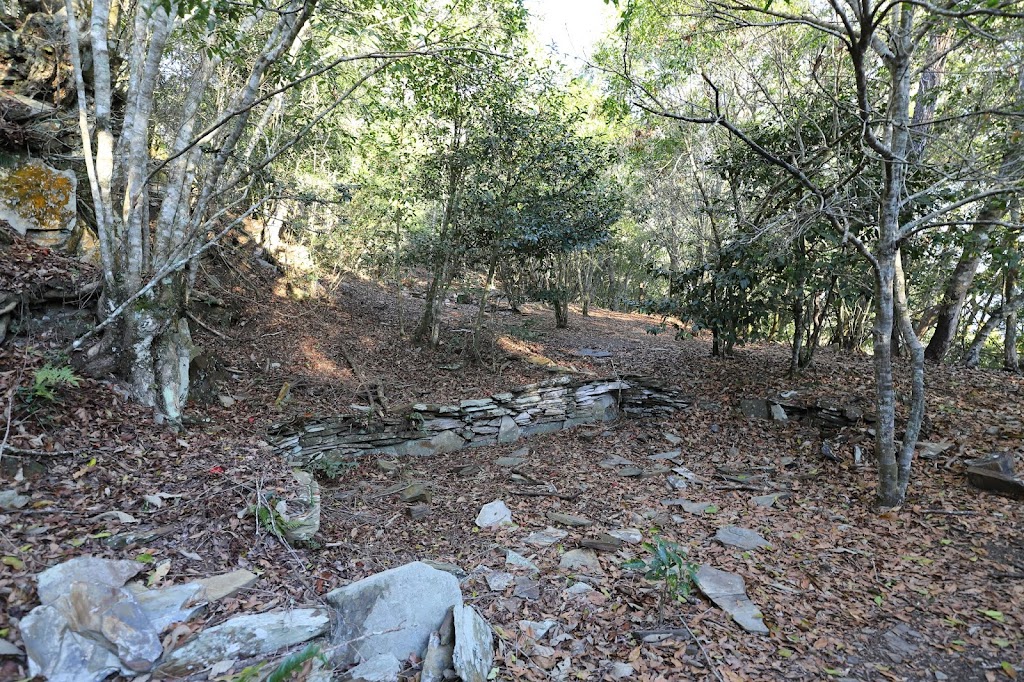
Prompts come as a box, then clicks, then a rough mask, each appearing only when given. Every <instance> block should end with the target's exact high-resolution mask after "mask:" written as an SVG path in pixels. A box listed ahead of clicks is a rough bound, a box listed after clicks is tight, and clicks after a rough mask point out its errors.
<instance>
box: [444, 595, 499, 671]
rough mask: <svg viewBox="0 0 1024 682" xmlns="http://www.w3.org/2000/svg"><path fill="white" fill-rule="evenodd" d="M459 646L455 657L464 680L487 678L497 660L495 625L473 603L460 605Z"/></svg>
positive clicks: (456, 664)
mask: <svg viewBox="0 0 1024 682" xmlns="http://www.w3.org/2000/svg"><path fill="white" fill-rule="evenodd" d="M453 613H454V614H455V650H454V652H453V653H452V660H453V661H454V665H455V672H456V673H457V674H458V675H459V677H461V678H462V682H487V675H488V674H490V672H491V665H492V664H493V663H494V642H493V641H492V640H493V633H492V632H491V626H490V625H488V624H487V621H485V620H484V619H483V618H481V617H480V614H479V613H477V611H476V609H474V608H473V607H472V606H462V605H460V606H456V607H455V609H454V610H453Z"/></svg>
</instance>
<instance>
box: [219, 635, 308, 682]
mask: <svg viewBox="0 0 1024 682" xmlns="http://www.w3.org/2000/svg"><path fill="white" fill-rule="evenodd" d="M314 658H315V659H318V660H319V661H320V662H321V663H323V664H324V665H326V664H327V662H328V661H327V657H326V656H324V655H323V654H322V653H321V652H320V647H319V646H317V645H316V644H310V645H309V646H307V647H306V648H305V649H303V650H302V651H298V652H296V653H294V654H292V655H291V656H288V657H287V658H285V659H284V660H283V661H281V662H280V663H279V664H278V666H277V667H276V668H274V670H273V672H271V673H270V675H268V676H267V677H266V678H264V677H263V674H262V673H263V669H264V668H265V667H266V666H267V663H268V661H263V662H262V663H257V664H256V665H250V666H249V667H248V668H245V669H243V670H241V671H239V672H238V673H237V674H236V675H233V676H231V677H229V678H227V679H228V680H230V681H231V682H256V680H260V679H265V680H266V682H287V680H291V679H293V677H294V676H295V674H296V673H299V672H301V671H302V668H303V666H304V665H305V664H306V661H309V660H312V659H314Z"/></svg>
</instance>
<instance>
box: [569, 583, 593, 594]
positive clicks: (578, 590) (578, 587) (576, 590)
mask: <svg viewBox="0 0 1024 682" xmlns="http://www.w3.org/2000/svg"><path fill="white" fill-rule="evenodd" d="M593 591H594V588H593V587H591V586H590V585H588V584H586V583H573V584H572V585H570V586H569V587H567V588H565V590H563V592H565V594H567V595H571V596H573V597H578V596H580V595H581V594H590V593H591V592H593Z"/></svg>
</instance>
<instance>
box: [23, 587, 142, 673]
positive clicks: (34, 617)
mask: <svg viewBox="0 0 1024 682" xmlns="http://www.w3.org/2000/svg"><path fill="white" fill-rule="evenodd" d="M19 629H20V630H21V638H22V641H24V642H25V654H26V656H27V657H28V674H29V675H30V676H32V677H36V676H42V677H45V678H46V679H47V680H48V681H49V682H102V680H105V679H107V678H108V677H110V676H111V675H113V674H115V673H118V672H122V670H121V661H120V659H118V657H117V654H115V653H114V652H113V651H111V650H110V649H108V648H106V647H105V646H103V645H101V644H100V643H99V642H97V641H96V640H93V639H90V638H88V637H85V636H83V635H79V634H77V633H75V632H71V631H70V630H68V621H67V618H65V617H64V614H63V613H61V610H60V609H59V608H57V607H56V606H53V605H50V604H43V605H42V606H37V607H36V608H34V609H32V611H31V612H30V613H29V614H28V615H26V616H25V617H24V618H22V619H21V624H20V626H19ZM125 672H130V671H125Z"/></svg>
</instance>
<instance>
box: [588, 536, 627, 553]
mask: <svg viewBox="0 0 1024 682" xmlns="http://www.w3.org/2000/svg"><path fill="white" fill-rule="evenodd" d="M580 545H582V546H583V547H589V548H590V549H594V550H597V551H599V552H615V551H618V549H619V548H620V547H622V540H620V539H619V538H617V537H615V536H614V535H611V534H610V533H600V534H599V535H597V536H596V537H592V538H585V539H583V540H581V541H580Z"/></svg>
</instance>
